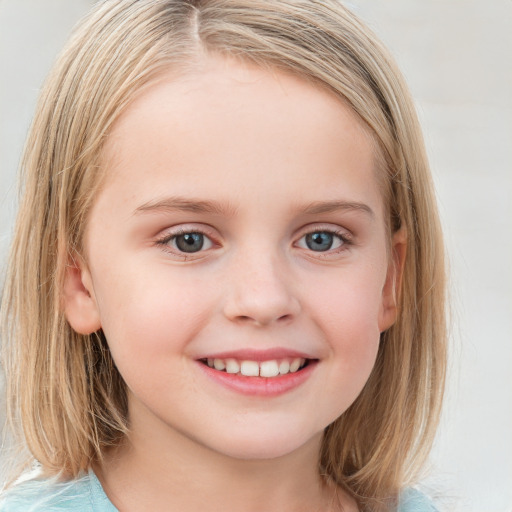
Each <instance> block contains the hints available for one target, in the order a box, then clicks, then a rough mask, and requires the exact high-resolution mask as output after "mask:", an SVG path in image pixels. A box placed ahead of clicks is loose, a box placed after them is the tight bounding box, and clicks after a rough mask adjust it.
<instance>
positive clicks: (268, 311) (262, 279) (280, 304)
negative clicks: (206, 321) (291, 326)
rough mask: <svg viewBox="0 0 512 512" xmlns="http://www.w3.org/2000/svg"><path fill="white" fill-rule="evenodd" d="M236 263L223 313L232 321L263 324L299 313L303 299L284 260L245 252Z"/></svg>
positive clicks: (282, 319) (231, 274)
mask: <svg viewBox="0 0 512 512" xmlns="http://www.w3.org/2000/svg"><path fill="white" fill-rule="evenodd" d="M233 267H234V268H233ZM233 267H232V269H231V272H230V279H229V290H228V291H227V294H226V296H225V302H224V315H225V316H226V317H227V318H228V319H229V320H230V321H232V322H237V323H246V324H251V325H255V326H264V325H269V324H272V323H275V322H280V323H282V322H286V321H290V320H292V319H293V318H294V317H296V316H297V315H298V314H299V312H300V309H301V307H300V301H299V298H298V296H297V293H296V291H295V286H293V283H292V281H293V279H292V278H291V277H292V276H290V272H289V271H288V269H287V268H286V264H285V263H283V262H278V261H276V258H273V259H272V258H271V257H261V256H252V257H249V258H248V257H243V256H242V257H240V258H239V260H238V261H237V262H236V263H234V265H233Z"/></svg>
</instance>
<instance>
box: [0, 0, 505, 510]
mask: <svg viewBox="0 0 512 512" xmlns="http://www.w3.org/2000/svg"><path fill="white" fill-rule="evenodd" d="M92 3H93V2H92V1H90V0H89V1H87V0H0V264H1V265H2V266H3V265H4V262H5V254H6V250H7V246H8V243H9V239H10V236H11V229H12V223H13V218H14V210H15V204H16V189H15V172H16V167H17V163H18V159H19V155H20V152H21V148H22V145H23V139H24V136H25V134H26V131H27V127H28V124H29V121H30V118H31V116H32V112H33V109H34V105H35V100H36V97H37V93H38V89H39V87H40V85H41V82H42V80H43V77H44V75H45V74H46V72H47V70H48V68H49V66H50V65H51V62H52V61H53V59H54V57H55V55H56V53H57V52H58V50H59V49H60V48H61V46H62V45H63V43H64V41H65V39H66V37H67V35H68V34H69V31H70V29H71V27H72V25H73V24H74V23H75V22H76V21H77V20H78V19H79V17H80V16H81V15H82V13H84V12H85V11H86V10H87V9H88V8H89V7H90V5H92ZM348 4H349V6H350V7H351V8H352V9H353V10H354V11H355V12H357V13H358V14H359V15H360V16H361V17H362V18H363V19H364V20H365V21H366V22H367V23H368V24H369V25H370V26H371V27H372V28H373V30H374V31H375V32H376V33H377V34H378V35H379V36H380V37H381V38H382V39H383V40H384V42H385V43H386V44H387V45H388V46H389V47H390V49H391V50H392V52H393V54H394V55H395V57H396V59H397V61H398V63H399V65H400V67H401V68H402V70H403V72H404V74H405V75H406V78H407V80H408V82H409V84H410V86H411V89H412V92H413V95H414V97H415V99H416V101H417V107H418V110H419V115H420V119H421V121H422V124H423V126H424V131H425V138H426V143H427V148H428V151H429V154H430V158H431V163H432V169H433V173H434V178H435V181H436V185H437V189H438V197H439V202H440V207H441V213H442V217H443V222H444V226H445V230H446V238H447V243H448V250H449V255H450V262H451V267H452V268H451V282H452V291H451V293H452V300H453V313H452V316H453V326H452V352H451V364H450V377H449V382H448V393H447V402H446V407H445V412H444V416H443V421H442V425H441V429H440V432H439V435H438V439H437V442H436V446H435V449H434V453H433V456H432V463H431V468H430V472H429V473H428V474H427V479H426V482H427V483H428V485H430V487H431V488H432V489H434V490H437V491H438V492H439V493H440V494H442V495H444V501H445V503H446V505H447V506H446V510H457V511H460V512H462V511H464V512H511V511H512V377H511V368H512V336H511V332H512V270H511V269H512V211H511V210H512V207H511V203H512V65H511V64H510V63H511V62H512V58H511V57H512V55H511V54H512V1H510V0H493V1H490V2H481V1H476V0H444V1H442V0H352V1H351V2H349V3H348Z"/></svg>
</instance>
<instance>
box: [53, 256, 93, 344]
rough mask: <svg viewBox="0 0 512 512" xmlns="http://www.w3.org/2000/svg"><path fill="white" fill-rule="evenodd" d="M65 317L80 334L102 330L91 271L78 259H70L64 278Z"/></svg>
mask: <svg viewBox="0 0 512 512" xmlns="http://www.w3.org/2000/svg"><path fill="white" fill-rule="evenodd" d="M62 307H63V310H64V315H65V316H66V319H67V321H68V322H69V325H71V327H72V328H73V329H74V330H75V331H76V332H77V333H79V334H91V333H93V332H95V331H97V330H99V329H100V328H101V321H100V315H99V311H98V306H97V304H96V299H95V296H94V290H93V286H92V279H91V274H90V272H89V270H88V269H87V267H86V265H85V263H83V262H82V261H81V260H78V258H77V259H76V260H75V259H70V261H69V262H68V265H67V267H66V275H65V278H64V289H63V304H62Z"/></svg>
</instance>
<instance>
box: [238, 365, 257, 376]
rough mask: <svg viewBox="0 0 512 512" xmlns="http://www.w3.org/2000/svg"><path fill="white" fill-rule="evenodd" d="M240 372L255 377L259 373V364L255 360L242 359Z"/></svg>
mask: <svg viewBox="0 0 512 512" xmlns="http://www.w3.org/2000/svg"><path fill="white" fill-rule="evenodd" d="M240 373H241V374H242V375H245V376H246V377H257V376H258V375H259V374H260V365H259V364H258V363H257V362H256V361H242V364H241V365H240Z"/></svg>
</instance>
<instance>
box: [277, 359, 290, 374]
mask: <svg viewBox="0 0 512 512" xmlns="http://www.w3.org/2000/svg"><path fill="white" fill-rule="evenodd" d="M289 371H290V361H287V360H286V359H285V360H284V361H281V363H280V364H279V373H280V374H281V375H285V374H287V373H288V372H289Z"/></svg>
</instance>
